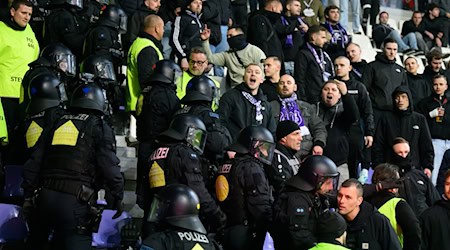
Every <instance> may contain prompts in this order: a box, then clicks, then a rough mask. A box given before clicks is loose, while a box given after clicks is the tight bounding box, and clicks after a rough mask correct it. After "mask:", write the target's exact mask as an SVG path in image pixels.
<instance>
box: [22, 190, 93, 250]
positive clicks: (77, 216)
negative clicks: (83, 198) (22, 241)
mask: <svg viewBox="0 0 450 250" xmlns="http://www.w3.org/2000/svg"><path fill="white" fill-rule="evenodd" d="M88 211H89V209H88V205H87V204H86V203H81V202H79V201H78V199H77V198H76V197H75V196H74V195H70V194H66V193H61V192H56V191H53V190H48V189H42V191H41V192H40V194H39V197H38V198H37V201H36V208H35V210H34V211H33V213H32V216H31V219H30V223H29V226H30V237H29V239H28V242H27V246H28V247H27V248H28V249H30V250H31V249H33V250H40V249H48V248H47V245H50V246H51V247H50V249H64V250H80V249H91V242H92V231H91V230H90V228H89V226H88V222H89V213H88ZM83 227H84V228H85V229H84V230H82V228H83ZM52 230H53V234H52V237H51V242H50V243H49V240H48V239H49V235H50V233H51V232H52Z"/></svg>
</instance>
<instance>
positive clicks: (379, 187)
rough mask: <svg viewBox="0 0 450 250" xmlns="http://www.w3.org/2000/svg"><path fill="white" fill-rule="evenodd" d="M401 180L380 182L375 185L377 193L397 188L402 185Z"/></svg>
mask: <svg viewBox="0 0 450 250" xmlns="http://www.w3.org/2000/svg"><path fill="white" fill-rule="evenodd" d="M402 182H403V179H397V180H389V181H380V182H378V183H377V191H381V190H385V189H391V188H399V187H400V186H401V185H402Z"/></svg>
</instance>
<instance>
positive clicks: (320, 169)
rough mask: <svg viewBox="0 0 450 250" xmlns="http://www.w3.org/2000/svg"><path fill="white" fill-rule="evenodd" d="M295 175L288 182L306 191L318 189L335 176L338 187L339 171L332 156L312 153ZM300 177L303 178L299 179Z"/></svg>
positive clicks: (335, 183)
mask: <svg viewBox="0 0 450 250" xmlns="http://www.w3.org/2000/svg"><path fill="white" fill-rule="evenodd" d="M294 177H295V178H294ZM294 177H293V178H291V179H289V180H288V181H287V183H290V184H291V185H292V186H294V187H297V188H299V189H301V190H304V191H316V190H319V189H320V188H321V186H322V184H324V183H325V181H327V179H329V178H333V180H334V181H333V184H334V185H335V188H336V186H337V182H338V179H339V172H338V171H337V167H336V164H335V163H334V162H333V161H332V160H331V159H330V158H328V157H326V156H323V155H311V156H308V157H306V158H305V160H304V161H303V162H302V163H301V165H300V168H299V169H298V173H297V175H295V176H294ZM298 178H301V179H302V180H300V181H299V180H298Z"/></svg>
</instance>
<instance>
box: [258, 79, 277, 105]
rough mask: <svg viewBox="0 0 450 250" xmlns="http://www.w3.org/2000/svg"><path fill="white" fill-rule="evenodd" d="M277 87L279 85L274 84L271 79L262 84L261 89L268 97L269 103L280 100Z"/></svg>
mask: <svg viewBox="0 0 450 250" xmlns="http://www.w3.org/2000/svg"><path fill="white" fill-rule="evenodd" d="M277 86H278V83H273V82H272V81H270V79H266V80H264V82H263V83H262V84H261V86H260V88H261V90H262V92H263V93H264V95H266V97H267V101H268V102H271V101H274V100H278V92H277Z"/></svg>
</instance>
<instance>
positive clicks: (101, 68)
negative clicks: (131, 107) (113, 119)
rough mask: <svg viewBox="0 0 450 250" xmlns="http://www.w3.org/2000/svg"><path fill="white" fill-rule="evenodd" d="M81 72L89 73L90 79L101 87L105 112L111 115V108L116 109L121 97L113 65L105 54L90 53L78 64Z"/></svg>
mask: <svg viewBox="0 0 450 250" xmlns="http://www.w3.org/2000/svg"><path fill="white" fill-rule="evenodd" d="M80 71H81V73H82V74H86V73H87V74H91V75H92V76H91V77H93V78H92V81H93V82H95V83H96V84H97V85H98V86H100V88H102V92H103V95H104V96H105V98H106V99H105V100H106V104H105V107H106V110H105V114H107V115H108V116H112V114H113V110H118V108H119V106H120V102H121V101H120V100H118V99H119V98H120V97H121V92H120V86H119V84H118V82H117V77H116V73H115V71H114V65H113V63H112V61H111V59H110V58H109V57H108V56H107V55H90V56H88V57H87V58H86V59H84V61H83V62H81V65H80Z"/></svg>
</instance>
